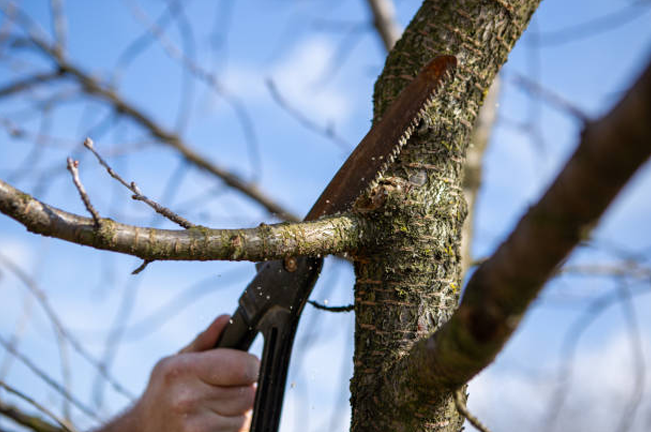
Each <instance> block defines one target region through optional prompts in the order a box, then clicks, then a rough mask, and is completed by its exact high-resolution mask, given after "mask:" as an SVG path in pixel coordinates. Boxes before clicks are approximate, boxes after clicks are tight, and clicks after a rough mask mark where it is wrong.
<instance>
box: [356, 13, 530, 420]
mask: <svg viewBox="0 0 651 432" xmlns="http://www.w3.org/2000/svg"><path fill="white" fill-rule="evenodd" d="M537 4H538V1H523V2H520V6H518V11H516V12H515V13H514V14H513V15H511V14H510V13H508V11H506V10H505V9H504V8H503V7H502V6H501V5H500V4H499V2H495V1H470V0H466V1H463V0H460V1H457V2H441V1H425V2H424V4H423V6H422V7H421V9H420V10H419V12H418V13H417V14H416V16H415V17H414V19H413V20H412V22H411V23H410V25H409V27H408V28H407V30H406V31H405V34H404V35H403V38H402V39H401V40H400V41H399V42H398V43H397V44H396V47H395V48H394V49H393V51H392V52H391V54H390V55H389V58H388V59H387V63H386V65H385V69H384V71H383V73H382V75H381V77H380V78H379V79H378V81H377V83H376V87H375V93H374V107H375V120H376V121H377V120H378V119H379V118H380V117H381V115H382V113H383V112H384V111H385V110H386V108H387V107H388V105H389V104H390V102H391V101H392V100H393V99H394V98H395V96H396V95H397V94H398V93H399V92H400V90H402V88H404V86H405V85H406V84H407V83H408V82H409V80H410V79H411V77H413V76H415V74H416V73H417V72H418V70H419V69H420V68H421V67H422V66H423V65H424V64H425V63H427V62H428V61H429V60H431V59H432V58H433V57H435V56H436V55H441V54H452V55H455V56H456V57H457V60H458V63H459V65H458V67H457V70H456V72H455V74H454V77H453V79H451V80H450V81H449V82H448V83H447V84H446V85H445V86H444V87H443V88H442V90H441V91H440V92H439V94H438V96H437V98H436V102H435V103H434V105H433V107H432V108H431V109H430V110H429V112H428V114H429V116H430V122H429V124H430V125H431V126H430V128H429V130H427V131H426V132H425V133H422V134H416V135H414V136H413V137H412V139H411V140H410V142H409V143H408V144H407V146H406V147H405V149H404V150H403V152H402V154H401V155H400V157H399V158H398V160H397V161H396V163H395V164H394V165H393V166H392V167H391V169H390V171H389V172H387V173H385V177H386V181H385V184H386V185H392V187H388V186H387V191H386V200H385V201H384V204H383V206H382V207H380V208H378V209H375V210H374V211H372V212H368V213H364V214H365V215H366V217H368V218H371V219H373V221H374V223H375V224H377V228H376V230H375V231H376V233H375V234H376V237H375V240H374V242H373V243H372V244H369V246H368V247H367V248H365V249H363V250H360V251H358V253H357V255H356V263H355V271H356V276H357V281H356V286H355V312H356V329H355V358H354V364H355V372H354V376H353V379H352V381H351V393H352V398H351V403H352V407H353V421H352V430H353V431H354V432H360V431H376V430H382V431H385V430H391V431H412V430H419V431H433V430H446V431H456V430H459V429H460V428H461V425H462V423H463V419H462V418H461V416H460V415H459V414H458V413H457V412H456V409H455V407H454V400H453V396H452V394H423V393H422V392H419V391H418V390H416V389H418V388H419V386H416V385H414V384H415V382H417V376H415V375H414V374H409V373H408V371H406V370H404V369H403V368H401V366H400V365H401V359H403V357H404V356H406V355H407V354H408V352H409V350H410V348H411V347H412V346H413V344H414V343H415V342H416V341H418V340H420V339H422V338H424V337H426V336H427V335H429V334H431V333H432V332H433V331H435V330H436V329H438V328H439V327H440V326H441V325H442V324H443V323H445V322H446V321H447V320H448V319H449V317H450V316H451V315H452V313H453V311H454V309H455V308H456V305H457V302H458V296H459V287H460V285H461V281H460V275H461V266H460V260H461V252H460V239H461V231H462V225H463V221H464V219H465V216H466V212H467V209H466V203H465V200H464V198H463V192H462V186H461V184H462V180H463V163H464V158H465V150H466V146H467V144H468V141H469V138H470V132H471V130H472V125H473V124H474V122H475V118H476V116H477V112H478V111H479V107H480V105H481V103H482V101H483V98H484V97H485V95H486V91H487V89H488V87H489V85H490V83H491V82H492V80H493V78H494V76H495V74H496V72H497V70H498V69H499V67H500V66H501V65H502V64H503V63H504V62H505V60H506V57H507V55H508V52H509V51H510V49H511V47H512V46H513V44H514V43H515V41H516V39H517V38H518V37H519V35H520V33H521V31H522V29H523V28H524V26H525V25H526V23H527V22H528V20H529V18H530V16H531V14H532V13H533V11H534V10H535V8H536V6H537ZM423 180H424V181H423ZM393 185H399V187H393Z"/></svg>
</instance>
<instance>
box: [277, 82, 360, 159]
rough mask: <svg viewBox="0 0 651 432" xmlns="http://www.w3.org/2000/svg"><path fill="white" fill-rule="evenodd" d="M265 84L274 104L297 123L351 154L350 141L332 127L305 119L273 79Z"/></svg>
mask: <svg viewBox="0 0 651 432" xmlns="http://www.w3.org/2000/svg"><path fill="white" fill-rule="evenodd" d="M265 82H266V84H267V88H268V89H269V93H270V94H271V97H272V98H273V100H274V102H276V103H277V104H278V105H279V106H280V107H281V108H282V109H283V110H285V111H286V112H287V113H288V114H289V115H291V116H292V117H294V118H295V119H296V121H298V122H299V123H300V124H301V125H303V126H304V127H305V128H307V129H309V130H311V131H313V132H316V133H317V134H319V135H322V136H324V137H326V138H327V139H329V140H331V141H333V142H334V143H335V144H337V145H338V146H339V147H340V148H341V149H342V150H344V151H346V152H349V151H350V150H351V148H352V146H351V144H350V143H349V142H348V141H346V140H345V139H344V138H342V137H340V136H339V135H337V133H336V132H335V130H334V129H333V128H332V127H329V126H326V127H322V126H320V125H318V124H316V123H315V122H313V121H312V120H310V119H309V118H307V117H305V115H303V113H302V112H300V111H299V110H298V109H296V108H294V107H292V106H291V105H290V104H289V102H287V101H286V100H285V98H284V97H283V96H282V95H281V94H280V92H279V91H278V87H276V83H275V82H274V81H273V80H272V79H271V78H268V79H267V80H266V81H265Z"/></svg>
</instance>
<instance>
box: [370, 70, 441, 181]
mask: <svg viewBox="0 0 651 432" xmlns="http://www.w3.org/2000/svg"><path fill="white" fill-rule="evenodd" d="M451 76H452V73H451V72H450V71H448V72H446V75H445V78H444V79H446V80H447V79H450V78H451ZM436 94H437V91H434V92H432V94H430V96H429V97H428V98H427V99H425V102H424V103H423V105H422V107H421V108H420V109H419V110H418V112H417V113H416V115H415V116H414V118H413V119H412V120H411V122H410V123H409V125H408V126H407V128H406V129H405V130H404V132H403V133H402V135H401V136H400V138H399V139H398V144H397V145H396V146H395V147H394V148H393V150H392V151H391V153H390V154H389V155H387V156H386V158H385V162H384V163H383V164H382V165H381V166H380V170H379V171H378V173H377V174H376V175H375V178H374V179H373V181H371V182H370V183H369V184H368V187H367V189H366V191H365V193H368V192H370V191H371V190H373V188H375V187H377V186H378V184H379V182H380V179H381V178H382V177H383V176H384V173H385V172H386V171H387V170H388V169H389V166H390V165H391V164H392V163H393V162H394V161H395V160H396V158H397V157H398V156H399V155H400V153H401V152H402V148H403V147H404V146H405V145H406V144H407V141H408V140H409V138H411V136H412V134H413V133H414V131H415V130H416V129H417V128H418V125H419V123H420V121H421V120H423V119H424V118H425V116H426V115H427V110H429V109H430V108H431V107H432V106H433V105H434V101H435V100H436Z"/></svg>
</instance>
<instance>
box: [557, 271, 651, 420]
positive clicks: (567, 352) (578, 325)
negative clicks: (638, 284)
mask: <svg viewBox="0 0 651 432" xmlns="http://www.w3.org/2000/svg"><path fill="white" fill-rule="evenodd" d="M618 302H620V303H621V304H622V307H623V308H624V309H625V314H624V316H625V317H626V320H627V324H628V326H629V333H630V336H631V342H632V344H631V345H632V350H633V363H634V367H633V369H634V370H635V385H634V386H633V389H632V395H631V399H630V402H629V405H628V407H627V409H625V411H624V413H623V415H622V419H621V421H620V425H619V428H618V430H619V431H624V430H627V425H628V422H629V421H630V420H631V417H632V416H633V414H634V413H635V411H636V410H637V408H638V405H639V399H640V395H641V392H642V391H643V390H644V362H643V360H641V359H643V355H642V353H641V341H640V334H639V328H638V325H637V319H636V316H635V311H634V309H631V304H632V303H631V293H630V290H629V288H628V286H627V285H626V284H625V283H619V284H618V285H617V287H616V289H615V291H614V292H608V293H606V294H604V295H601V296H599V297H597V298H596V299H594V300H593V301H591V302H590V303H589V304H588V305H587V307H585V309H584V310H583V312H582V313H581V314H580V315H579V316H578V318H577V319H576V320H575V321H574V322H573V323H572V325H571V326H570V327H569V328H568V330H567V331H566V332H565V338H564V340H563V343H562V347H561V352H562V356H563V361H564V364H562V366H561V368H560V370H559V372H558V378H557V385H556V389H555V391H554V392H553V393H552V395H551V398H550V401H549V403H548V407H547V418H546V419H545V424H546V425H547V426H548V428H549V430H553V429H554V426H555V425H556V423H557V421H558V418H559V415H560V412H561V410H562V408H563V405H564V404H565V400H566V398H567V396H568V386H569V384H570V380H571V378H572V374H573V371H574V363H575V360H574V359H575V357H576V351H577V347H578V344H579V341H580V340H581V337H582V336H583V334H584V333H585V331H586V330H587V329H588V328H589V327H590V324H592V323H593V322H594V321H595V320H596V319H597V318H598V317H599V316H600V315H602V314H603V313H604V312H605V311H606V310H607V309H608V308H609V307H611V306H613V305H615V304H617V303H618ZM639 379H641V380H642V381H639Z"/></svg>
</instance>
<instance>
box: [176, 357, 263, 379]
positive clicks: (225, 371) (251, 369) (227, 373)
mask: <svg viewBox="0 0 651 432" xmlns="http://www.w3.org/2000/svg"><path fill="white" fill-rule="evenodd" d="M189 355H190V356H192V358H191V361H190V364H191V365H192V368H193V371H194V373H195V375H196V376H197V377H198V378H199V379H200V380H201V381H203V382H205V383H206V384H210V385H212V386H221V387H230V386H248V385H251V384H253V383H255V382H256V381H257V380H258V371H259V370H260V361H259V360H258V359H257V357H255V356H254V355H252V354H249V353H247V352H245V351H238V350H234V349H228V348H220V349H214V350H210V351H204V352H200V353H190V354H189Z"/></svg>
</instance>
